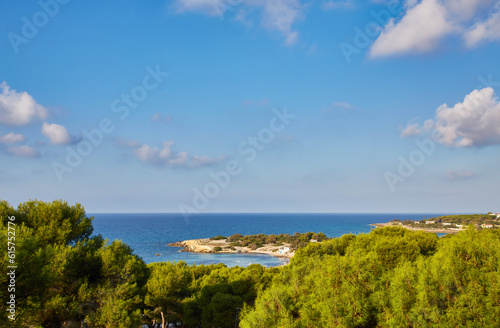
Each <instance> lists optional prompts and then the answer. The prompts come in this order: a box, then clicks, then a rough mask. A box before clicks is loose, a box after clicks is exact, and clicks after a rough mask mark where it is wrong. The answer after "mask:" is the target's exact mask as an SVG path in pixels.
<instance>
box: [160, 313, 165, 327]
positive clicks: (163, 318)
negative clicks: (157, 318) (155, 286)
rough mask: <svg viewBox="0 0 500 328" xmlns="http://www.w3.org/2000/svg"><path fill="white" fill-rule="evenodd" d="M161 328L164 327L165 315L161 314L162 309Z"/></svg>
mask: <svg viewBox="0 0 500 328" xmlns="http://www.w3.org/2000/svg"><path fill="white" fill-rule="evenodd" d="M161 328H165V316H164V315H163V311H161Z"/></svg>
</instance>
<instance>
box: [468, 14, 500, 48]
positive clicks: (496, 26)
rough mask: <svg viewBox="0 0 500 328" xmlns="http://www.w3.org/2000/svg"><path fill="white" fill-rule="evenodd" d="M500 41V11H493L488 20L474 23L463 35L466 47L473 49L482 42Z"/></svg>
mask: <svg viewBox="0 0 500 328" xmlns="http://www.w3.org/2000/svg"><path fill="white" fill-rule="evenodd" d="M495 40H500V9H498V10H497V11H495V12H494V13H493V14H492V15H491V16H490V17H489V19H488V20H486V21H484V22H478V23H476V24H475V25H474V26H473V27H472V28H471V29H470V30H469V31H467V32H466V34H465V42H466V44H467V46H468V47H473V46H476V45H477V44H479V43H480V42H482V41H495Z"/></svg>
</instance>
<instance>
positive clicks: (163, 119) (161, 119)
mask: <svg viewBox="0 0 500 328" xmlns="http://www.w3.org/2000/svg"><path fill="white" fill-rule="evenodd" d="M173 120H174V118H173V117H172V115H168V114H165V115H164V114H162V113H155V114H154V115H153V116H151V121H153V122H158V123H163V124H168V123H170V122H172V121H173Z"/></svg>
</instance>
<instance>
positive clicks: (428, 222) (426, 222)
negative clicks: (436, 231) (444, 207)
mask: <svg viewBox="0 0 500 328" xmlns="http://www.w3.org/2000/svg"><path fill="white" fill-rule="evenodd" d="M434 223H436V221H425V224H434Z"/></svg>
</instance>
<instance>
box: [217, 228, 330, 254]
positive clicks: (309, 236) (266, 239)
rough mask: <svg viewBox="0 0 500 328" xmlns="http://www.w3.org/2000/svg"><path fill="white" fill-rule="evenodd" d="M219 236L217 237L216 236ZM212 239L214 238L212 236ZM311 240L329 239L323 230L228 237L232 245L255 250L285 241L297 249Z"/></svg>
mask: <svg viewBox="0 0 500 328" xmlns="http://www.w3.org/2000/svg"><path fill="white" fill-rule="evenodd" d="M214 238H217V237H214ZM211 239H212V238H211ZM311 240H316V241H319V242H321V241H324V240H328V238H327V237H326V235H325V234H324V233H322V232H320V233H314V232H306V233H298V232H296V233H295V234H294V235H293V236H291V235H289V234H280V235H273V234H271V235H265V234H258V235H246V236H243V235H242V234H234V235H232V236H231V237H229V238H228V239H227V241H228V242H230V243H231V246H233V247H234V246H242V247H247V246H248V247H250V249H252V250H255V249H257V248H259V247H263V246H264V245H265V244H273V245H275V246H280V245H283V244H284V243H287V244H290V248H291V249H293V250H297V249H299V248H302V247H304V246H306V245H307V244H309V243H310V241H311Z"/></svg>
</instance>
